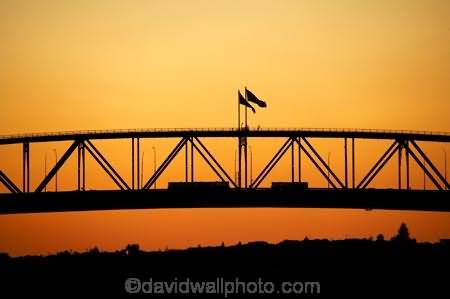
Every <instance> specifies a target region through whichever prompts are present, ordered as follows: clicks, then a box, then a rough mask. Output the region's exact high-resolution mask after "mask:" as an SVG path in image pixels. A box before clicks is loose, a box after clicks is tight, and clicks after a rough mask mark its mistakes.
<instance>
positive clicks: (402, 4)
mask: <svg viewBox="0 0 450 299" xmlns="http://www.w3.org/2000/svg"><path fill="white" fill-rule="evenodd" d="M244 86H247V87H249V88H250V89H251V90H252V91H254V92H255V93H256V94H257V95H258V96H260V97H261V98H263V99H265V100H266V101H267V102H268V106H269V107H268V108H267V109H265V110H261V109H260V110H258V112H257V114H256V115H251V116H250V117H249V122H250V125H251V126H254V127H255V126H258V125H260V126H261V127H320V128H377V129H396V130H397V129H405V130H427V131H446V132H449V131H450V117H449V116H450V2H449V1H446V0H442V1H438V0H430V1H421V0H420V1H419V0H410V1H400V0H379V1H358V0H342V1H335V0H334V1H332V0H318V1H294V0H292V1H288V0H285V1H263V0H258V1H214V0H212V1H211V0H210V1H206V0H205V1H170V0H168V1H143V0H142V1H134V0H130V1H114V0H90V1H87V0H86V1H84V0H79V1H68V0H59V1H56V0H55V1H46V0H42V1H22V0H14V1H9V0H2V1H0V134H5V135H7V134H14V133H30V132H47V131H66V130H83V129H114V128H118V129H122V128H161V127H231V126H235V125H236V94H237V89H243V88H244ZM175 142H176V141H175V140H169V141H158V142H156V141H154V140H149V141H145V142H144V145H143V149H144V150H145V152H146V159H147V160H146V161H148V163H149V164H148V165H147V164H146V169H147V170H148V171H150V169H151V168H152V162H153V161H152V160H151V155H152V152H151V147H152V146H153V145H156V146H157V148H158V157H160V159H162V157H163V156H164V155H165V154H166V153H167V152H168V151H170V147H171V146H173V144H174V143H175ZM205 142H206V143H207V144H208V145H209V146H210V147H211V148H212V150H213V152H215V153H216V154H217V155H218V156H219V157H221V158H222V160H223V161H224V162H223V163H224V165H225V166H226V167H227V169H228V170H229V171H230V172H231V173H232V172H233V157H234V147H235V141H229V142H228V143H227V141H223V143H220V142H214V141H205ZM281 143H282V140H276V141H275V142H273V143H271V144H270V145H267V143H266V144H265V143H264V141H258V140H256V141H254V143H253V144H252V146H253V152H254V167H255V172H256V170H258V169H260V168H261V167H262V166H263V165H264V164H265V163H266V161H267V159H269V158H270V156H271V155H272V154H273V152H274V151H275V150H276V147H277V146H279V145H281ZM98 144H99V147H100V148H102V149H103V150H105V152H106V155H107V156H108V157H109V158H110V159H112V161H113V162H114V163H115V165H117V167H118V169H119V170H120V171H121V172H122V173H128V176H127V174H124V177H125V178H129V172H130V171H129V170H128V168H129V163H128V161H126V158H124V157H127V155H128V153H129V150H130V149H129V144H128V143H126V142H125V141H123V142H119V144H117V143H116V144H114V143H112V144H111V143H108V142H104V143H101V142H100V143H98ZM314 144H315V145H316V146H317V147H318V149H319V150H320V152H321V153H322V154H323V155H326V153H327V152H328V151H331V152H332V155H333V156H332V164H333V165H334V166H335V167H337V169H338V171H342V168H339V166H342V162H341V159H337V158H336V156H338V155H341V152H342V148H341V144H340V143H339V141H318V142H316V143H314ZM387 145H388V144H387V143H375V144H372V143H370V142H368V143H365V144H361V145H360V147H359V149H360V152H361V155H360V156H358V158H357V161H358V163H359V164H358V165H360V166H361V169H360V170H358V171H360V172H361V173H360V174H359V175H362V173H363V172H365V171H367V169H368V168H369V167H370V165H371V163H373V162H374V159H376V157H377V155H379V154H380V153H381V152H382V151H383V149H384V148H386V147H387ZM66 146H67V145H66V144H39V145H33V149H32V150H33V164H32V185H33V186H35V185H36V184H37V182H38V180H39V179H41V178H42V175H43V161H44V158H45V155H47V157H48V164H49V165H51V163H53V160H51V159H53V152H52V149H53V148H56V149H57V150H58V152H59V153H62V151H63V150H64V148H65V147H66ZM427 146H428V145H427ZM425 149H426V150H427V151H428V153H429V155H430V156H431V158H432V159H433V161H435V162H436V164H437V165H438V166H439V167H442V166H443V165H442V161H443V158H442V155H443V151H444V150H446V151H447V152H449V153H450V148H449V147H448V146H446V147H444V145H442V144H441V145H430V146H428V147H425ZM125 151H126V153H124V152H125ZM339 151H340V152H339ZM341 156H342V155H341ZM19 161H20V157H19V150H18V147H2V148H0V169H3V170H5V172H7V173H8V175H9V176H10V177H11V178H13V179H14V180H15V181H16V182H20V180H19V179H18V178H19V176H20V175H19V170H20V162H19ZM69 162H70V163H72V164H70V163H69V165H68V166H67V169H63V170H62V173H61V180H60V184H61V188H62V189H64V188H66V189H71V188H73V186H74V180H73V177H74V172H73V171H72V170H71V168H70V167H72V166H73V163H74V161H69ZM88 163H89V162H88ZM178 163H179V164H180V165H181V162H180V161H179V162H178ZM284 163H285V164H284V165H281V166H280V167H278V168H276V169H275V170H274V174H273V176H272V179H279V180H280V179H283V178H285V179H287V174H286V172H288V168H287V165H288V164H287V163H288V160H287V161H284ZM70 165H72V166H70ZM88 165H92V167H95V166H93V163H91V164H88ZM180 165H179V166H176V165H175V166H174V167H173V168H172V170H169V173H168V174H167V178H162V182H165V183H166V182H167V181H169V180H171V179H172V178H173V177H176V178H179V177H177V175H179V173H180V171H181V170H180V169H181V166H180ZM49 167H50V166H49ZM177 167H178V168H177ZM305 167H309V166H307V165H305ZM390 167H391V168H392V167H395V164H393V165H391V166H390ZM413 167H414V166H413ZM392 169H393V168H392ZM440 169H442V168H440ZM413 170H414V169H413ZM93 171H94V170H93ZM98 173H99V175H98V177H97V176H96V175H94V174H95V172H94V174H92V173H91V177H90V178H88V181H89V182H90V183H91V184H92V185H91V187H92V188H107V187H109V186H112V185H111V183H110V182H109V181H108V179H107V177H106V176H102V175H100V171H98ZM148 174H150V173H148ZM305 175H306V176H307V180H308V181H310V182H312V183H313V185H318V186H320V185H323V184H324V181H323V180H322V179H321V178H320V177H319V175H318V174H317V173H315V172H314V171H313V169H312V168H310V169H308V168H306V169H305ZM209 176H210V174H209V173H208V172H207V171H206V169H205V170H203V169H199V174H198V177H199V178H203V179H208V178H209ZM421 176H422V174H421V173H420V172H418V171H416V172H414V171H413V184H414V186H416V187H420V186H421V184H422V180H421ZM392 182H395V171H391V172H389V171H386V173H384V174H382V176H380V178H379V179H378V180H377V181H376V182H374V184H375V185H376V186H390V185H389V184H391V185H392ZM52 183H53V182H52ZM394 185H395V183H394ZM4 190H5V189H4V188H3V187H1V188H0V191H2V192H4ZM272 212H273V214H271V213H272ZM177 213H181V214H183V215H185V213H187V214H186V215H189V216H186V217H188V218H189V217H193V218H192V219H191V220H192V221H194V222H192V221H191V222H189V221H188V224H186V223H184V222H183V220H182V219H184V218H183V216H177V217H180V218H177V217H172V216H173V215H178V214H177ZM346 213H347V212H343V211H317V210H314V211H311V210H294V211H275V210H269V211H264V212H261V210H258V211H256V210H246V211H241V210H237V211H235V212H233V211H220V210H219V211H217V210H215V211H209V210H208V212H207V213H206V212H205V211H189V212H187V211H185V212H177V211H165V212H155V211H151V212H146V213H145V215H152V214H153V215H155V216H154V218H152V219H153V220H152V221H151V223H152V224H153V225H155V223H158V224H159V226H158V227H159V231H158V232H159V233H156V232H155V235H150V236H147V235H146V234H147V233H148V231H147V229H148V228H149V226H150V224H148V223H147V222H146V221H145V220H144V219H145V217H142V215H143V213H141V212H139V213H137V212H114V213H110V212H104V213H85V214H79V213H74V214H70V215H69V214H61V215H63V216H64V215H66V216H67V218H65V217H64V218H61V217H62V216H61V215H59V216H57V215H56V214H44V215H33V216H31V215H22V216H0V251H1V250H5V251H8V252H12V253H17V254H23V253H27V252H33V253H36V252H46V251H55V250H59V249H61V250H62V249H68V248H76V249H79V248H86V247H89V246H94V245H100V246H102V245H104V247H105V248H110V249H111V248H116V247H118V246H122V245H120V244H124V242H128V241H130V238H125V237H123V236H125V235H127V233H126V232H127V231H130V230H131V229H135V230H138V231H140V233H137V234H136V237H135V238H131V241H133V240H134V241H135V242H139V243H141V244H144V245H145V246H147V247H148V248H164V247H166V246H168V247H180V246H181V247H183V246H187V245H192V244H191V242H187V241H182V240H184V239H183V236H180V235H178V234H177V233H176V232H177V231H180V227H182V226H184V227H188V228H191V229H194V228H198V227H201V225H200V223H209V222H211V219H218V220H217V223H216V225H217V227H219V228H218V232H220V233H217V234H218V236H219V237H217V236H216V237H212V235H214V233H213V232H212V231H209V232H196V233H193V236H191V237H190V239H191V240H196V242H198V243H205V244H210V243H214V242H216V241H217V242H219V241H218V240H219V239H220V236H224V239H226V240H228V241H229V242H233V241H236V240H243V241H245V240H250V239H266V240H279V239H283V238H303V236H304V235H305V234H308V235H314V236H319V237H320V236H322V237H343V236H345V235H347V233H348V234H350V235H359V236H361V235H364V234H363V232H361V231H358V230H355V228H354V227H355V225H356V223H358V225H359V226H360V225H361V224H359V223H360V222H362V227H363V228H365V229H366V231H367V232H368V234H369V232H370V233H375V232H377V230H378V231H380V232H384V233H386V234H389V233H391V234H392V232H395V230H396V229H397V227H398V226H399V224H400V222H401V221H406V220H408V221H409V222H410V223H411V225H412V226H414V227H415V228H419V227H423V223H427V225H426V227H427V228H428V229H427V230H423V228H420V229H417V230H419V231H420V232H418V235H419V236H420V238H421V239H428V240H437V239H439V238H443V237H450V220H449V216H448V214H445V213H443V214H439V213H435V214H434V213H433V214H427V213H415V214H414V215H413V216H411V215H409V214H408V213H390V214H389V213H386V212H375V216H374V214H370V215H371V216H368V215H367V214H368V212H362V211H358V212H355V211H352V212H348V213H350V214H348V217H347V218H345V219H347V220H345V221H343V220H342V219H343V217H342V216H343V215H347V214H346ZM267 214H270V215H272V216H270V217H271V218H270V219H272V220H273V223H279V222H280V221H281V220H282V219H290V221H291V222H289V225H288V224H286V225H281V224H280V225H271V227H272V229H273V232H269V233H266V234H263V233H262V232H263V230H261V229H258V227H261V225H259V224H258V220H257V219H258V217H262V216H261V215H264V217H266V216H267ZM137 215H141V216H139V217H138V216H137ZM167 215H172V216H167ZM224 215H233V216H232V217H231V218H236V221H237V223H242V226H248V229H247V230H245V231H246V232H245V233H244V232H242V233H240V232H236V230H235V228H230V226H231V225H232V222H230V221H229V220H227V219H229V218H230V217H225V216H224ZM288 215H290V216H288ZM305 215H314V216H315V217H312V216H310V217H312V218H313V219H314V220H313V221H312V222H311V221H310V222H308V223H309V224H308V223H305V222H302V221H301V220H298V218H301V217H300V216H305ZM392 215H394V216H392ZM408 215H409V216H408ZM149 217H150V216H149ZM408 217H412V218H408ZM427 217H428V218H427ZM132 218H133V219H141V220H142V221H137V220H136V221H134V220H131V219H132ZM61 219H65V220H64V221H65V222H64V223H66V224H65V225H62V228H61V229H59V230H57V229H56V230H55V229H52V228H51V227H52V226H53V225H54V224H55V223H60V220H61ZM88 219H89V220H88ZM96 219H97V220H96ZM117 219H120V221H122V222H123V223H124V227H121V228H117V227H115V226H114V225H113V223H114V222H115V221H117ZM155 219H158V221H156V220H155ZM177 219H180V221H179V222H178V220H177ZM193 219H195V220H193ZM246 219H249V220H246ZM348 219H350V220H348ZM361 219H368V220H367V221H366V222H365V221H364V220H361ZM370 219H372V220H370ZM373 219H376V220H373ZM393 219H394V220H395V221H394V220H393ZM414 219H415V220H414ZM418 219H419V220H418ZM89 221H91V222H92V223H95V222H96V221H98V223H97V224H98V225H99V226H100V227H104V231H102V232H103V234H101V233H99V234H98V238H96V239H95V240H97V241H98V244H95V242H94V241H95V240H91V241H89V242H88V241H85V240H86V238H87V237H86V236H83V235H82V234H80V233H79V230H81V228H78V227H77V225H76V224H77V223H91V222H89ZM195 221H199V222H198V223H197V224H195V223H196V222H195ZM384 221H385V222H384ZM430 221H431V222H430ZM281 222H283V221H281ZM335 222H338V223H341V225H338V226H337V228H338V229H336V230H327V229H326V228H323V229H322V228H321V227H326V226H327V225H329V224H330V223H335ZM145 223H147V224H145ZM149 223H150V222H149ZM174 223H175V224H174ZM189 223H190V224H189ZM283 223H284V222H283ZM377 223H389V225H388V224H383V225H381V226H380V225H378V224H377ZM31 225H32V226H33V229H29V226H31ZM308 225H311V227H308ZM13 227H15V228H14V229H13ZM299 227H301V230H300V232H299V231H297V229H298V228H299ZM45 232H47V234H48V235H51V236H53V235H58V234H61V235H72V234H73V235H74V238H73V239H71V238H67V239H65V240H66V241H64V239H63V241H61V243H58V245H52V244H54V242H52V240H53V239H52V238H51V237H48V238H45V235H46V233H45ZM294 232H295V233H294ZM412 233H413V234H414V231H413V232H412ZM36 234H39V235H41V236H42V235H43V236H44V237H42V239H40V240H39V241H36V240H35V238H34V237H33V236H34V235H36ZM162 235H167V236H171V237H167V238H165V237H164V238H163V237H161V236H162ZM96 236H97V235H96ZM114 236H117V238H115V237H114ZM120 236H122V237H120ZM364 236H366V235H364ZM19 240H20V241H19ZM73 240H75V241H73ZM83 240H84V241H83ZM112 244H114V245H112Z"/></svg>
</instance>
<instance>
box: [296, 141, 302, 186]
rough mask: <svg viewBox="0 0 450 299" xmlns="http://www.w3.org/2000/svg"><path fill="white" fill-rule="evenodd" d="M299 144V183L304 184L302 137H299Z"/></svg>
mask: <svg viewBox="0 0 450 299" xmlns="http://www.w3.org/2000/svg"><path fill="white" fill-rule="evenodd" d="M297 140H298V141H297V144H298V146H297V147H298V182H299V183H301V182H302V148H301V146H300V144H301V139H300V137H298V139H297Z"/></svg>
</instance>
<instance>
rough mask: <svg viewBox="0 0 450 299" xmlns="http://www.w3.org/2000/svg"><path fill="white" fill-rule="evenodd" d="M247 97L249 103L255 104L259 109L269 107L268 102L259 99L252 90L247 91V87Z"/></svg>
mask: <svg viewBox="0 0 450 299" xmlns="http://www.w3.org/2000/svg"><path fill="white" fill-rule="evenodd" d="M245 95H246V96H247V101H249V102H252V103H255V104H256V105H258V106H259V107H263V108H265V107H267V104H266V102H264V101H261V100H260V99H258V98H257V97H256V96H255V95H254V94H253V93H252V92H251V91H250V90H248V89H247V87H246V88H245Z"/></svg>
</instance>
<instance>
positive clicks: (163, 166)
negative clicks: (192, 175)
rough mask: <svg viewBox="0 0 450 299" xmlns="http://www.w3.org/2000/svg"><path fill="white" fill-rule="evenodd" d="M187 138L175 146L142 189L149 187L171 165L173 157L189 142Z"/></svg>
mask: <svg viewBox="0 0 450 299" xmlns="http://www.w3.org/2000/svg"><path fill="white" fill-rule="evenodd" d="M187 140H188V139H187V138H186V137H183V138H182V139H181V140H180V142H178V144H177V145H176V146H175V147H174V149H173V150H172V151H171V152H170V154H169V155H168V156H167V158H166V159H165V160H164V162H163V163H162V164H161V165H160V166H159V167H158V169H157V170H156V171H155V173H154V174H153V175H152V176H151V177H150V179H149V180H148V181H147V183H145V185H144V187H142V189H149V188H150V187H151V186H152V185H153V184H154V183H155V182H156V180H157V179H158V178H159V177H160V176H161V174H162V173H163V172H164V170H165V169H166V168H167V166H169V164H170V163H171V162H172V161H173V159H174V158H175V157H176V155H177V154H178V153H179V152H180V150H181V149H182V148H183V146H184V145H185V144H186V142H187Z"/></svg>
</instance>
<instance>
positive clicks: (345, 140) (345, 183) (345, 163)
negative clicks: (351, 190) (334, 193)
mask: <svg viewBox="0 0 450 299" xmlns="http://www.w3.org/2000/svg"><path fill="white" fill-rule="evenodd" d="M344 168H345V182H344V185H345V189H347V188H348V164H347V137H345V138H344Z"/></svg>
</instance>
